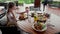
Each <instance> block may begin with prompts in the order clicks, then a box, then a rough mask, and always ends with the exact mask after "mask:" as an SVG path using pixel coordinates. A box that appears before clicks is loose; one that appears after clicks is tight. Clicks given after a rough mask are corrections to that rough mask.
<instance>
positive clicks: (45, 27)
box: [32, 24, 47, 32]
mask: <svg viewBox="0 0 60 34" xmlns="http://www.w3.org/2000/svg"><path fill="white" fill-rule="evenodd" d="M45 26H46V24H45ZM32 28H33V29H34V30H36V29H35V27H34V24H33V25H32ZM46 30H47V26H46V27H45V28H44V29H42V30H36V31H39V32H43V31H46Z"/></svg>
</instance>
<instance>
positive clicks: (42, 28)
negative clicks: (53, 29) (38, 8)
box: [32, 23, 47, 32]
mask: <svg viewBox="0 0 60 34" xmlns="http://www.w3.org/2000/svg"><path fill="white" fill-rule="evenodd" d="M32 28H33V29H34V30H36V31H39V32H43V31H46V30H47V26H46V24H44V23H34V24H33V25H32Z"/></svg>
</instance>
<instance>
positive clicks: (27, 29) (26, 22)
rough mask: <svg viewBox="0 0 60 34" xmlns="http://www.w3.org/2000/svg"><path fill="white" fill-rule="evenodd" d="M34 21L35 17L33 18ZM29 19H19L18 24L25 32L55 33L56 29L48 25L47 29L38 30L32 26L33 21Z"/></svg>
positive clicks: (37, 33) (33, 33)
mask: <svg viewBox="0 0 60 34" xmlns="http://www.w3.org/2000/svg"><path fill="white" fill-rule="evenodd" d="M31 21H33V19H31ZM31 21H29V20H28V19H26V20H22V21H17V24H18V26H19V27H20V28H21V29H22V30H23V31H25V32H29V33H31V34H55V33H56V30H55V29H54V28H52V27H50V26H47V30H46V31H44V32H37V31H35V30H34V29H33V28H32V23H31Z"/></svg>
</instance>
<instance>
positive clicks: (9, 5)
mask: <svg viewBox="0 0 60 34" xmlns="http://www.w3.org/2000/svg"><path fill="white" fill-rule="evenodd" d="M14 6H15V4H14V3H13V2H9V4H8V12H9V10H10V9H12V7H14Z"/></svg>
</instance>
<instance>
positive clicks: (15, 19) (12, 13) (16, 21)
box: [11, 12, 17, 22]
mask: <svg viewBox="0 0 60 34" xmlns="http://www.w3.org/2000/svg"><path fill="white" fill-rule="evenodd" d="M11 13H12V15H13V18H14V19H15V20H16V17H15V15H14V13H13V12H11ZM16 22H17V20H16Z"/></svg>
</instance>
